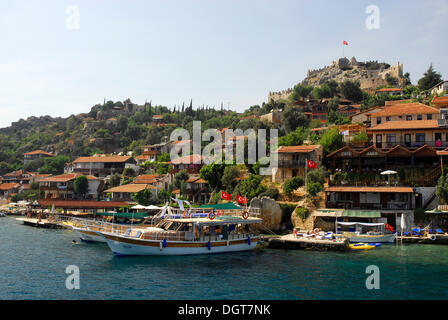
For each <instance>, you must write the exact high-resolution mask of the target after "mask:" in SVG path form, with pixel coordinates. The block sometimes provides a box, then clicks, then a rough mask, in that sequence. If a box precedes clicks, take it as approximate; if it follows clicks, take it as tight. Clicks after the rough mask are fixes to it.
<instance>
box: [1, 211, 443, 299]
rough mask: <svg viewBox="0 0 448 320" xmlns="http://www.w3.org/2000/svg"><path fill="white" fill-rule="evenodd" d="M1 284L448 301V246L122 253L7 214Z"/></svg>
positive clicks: (56, 293) (11, 291)
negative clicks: (341, 250) (148, 254)
mask: <svg viewBox="0 0 448 320" xmlns="http://www.w3.org/2000/svg"><path fill="white" fill-rule="evenodd" d="M73 240H76V244H73V243H72V241H73ZM73 266H75V267H73ZM73 268H76V269H77V270H78V271H79V283H78V284H79V286H77V285H76V286H73V284H74V283H75V282H73V281H72V280H73V278H70V277H73V270H74V269H73ZM372 270H374V271H372ZM373 276H375V278H372V277H373ZM0 280H1V281H0V299H2V300H23V299H25V300H59V299H64V300H71V299H83V300H84V299H96V300H98V299H100V300H142V299H145V300H146V299H150V300H153V299H159V300H178V299H182V300H184V299H186V300H227V299H232V300H248V299H250V300H321V299H325V300H326V299H330V300H332V299H337V300H340V299H343V300H345V299H347V300H351V299H357V300H358V299H361V300H376V299H447V298H448V246H444V245H420V244H389V245H382V246H381V247H378V248H375V249H373V250H368V251H362V250H359V251H350V252H346V253H337V252H316V251H304V250H303V251H287V250H272V249H267V248H260V249H256V250H255V251H251V252H241V253H224V254H217V255H193V256H171V257H157V256H154V257H115V256H114V255H113V254H112V252H111V251H110V249H109V247H108V246H107V244H101V243H84V242H81V241H80V239H79V238H77V237H76V234H74V233H73V232H72V231H69V230H50V229H40V228H33V227H30V226H25V225H23V224H22V223H21V222H19V221H17V220H16V219H15V218H14V217H6V218H0ZM67 283H68V284H69V285H67ZM373 283H374V284H375V286H374V287H372V284H373ZM70 284H72V285H70Z"/></svg>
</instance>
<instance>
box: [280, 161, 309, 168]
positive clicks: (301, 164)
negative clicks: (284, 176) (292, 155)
mask: <svg viewBox="0 0 448 320" xmlns="http://www.w3.org/2000/svg"><path fill="white" fill-rule="evenodd" d="M278 166H279V167H303V168H304V167H305V160H278Z"/></svg>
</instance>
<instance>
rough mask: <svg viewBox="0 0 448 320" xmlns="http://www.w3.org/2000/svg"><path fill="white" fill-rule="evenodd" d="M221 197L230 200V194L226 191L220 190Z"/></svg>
mask: <svg viewBox="0 0 448 320" xmlns="http://www.w3.org/2000/svg"><path fill="white" fill-rule="evenodd" d="M221 199H224V200H231V199H232V196H231V195H230V194H228V193H227V192H224V191H221Z"/></svg>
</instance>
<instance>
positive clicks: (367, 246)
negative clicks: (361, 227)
mask: <svg viewBox="0 0 448 320" xmlns="http://www.w3.org/2000/svg"><path fill="white" fill-rule="evenodd" d="M349 247H350V249H352V250H370V249H374V248H376V246H375V245H372V244H368V243H362V242H360V243H353V244H349Z"/></svg>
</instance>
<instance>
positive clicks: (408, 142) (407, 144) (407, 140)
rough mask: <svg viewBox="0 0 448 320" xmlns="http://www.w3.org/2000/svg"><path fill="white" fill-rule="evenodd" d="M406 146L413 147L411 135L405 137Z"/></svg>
mask: <svg viewBox="0 0 448 320" xmlns="http://www.w3.org/2000/svg"><path fill="white" fill-rule="evenodd" d="M404 145H405V147H406V148H410V147H411V134H410V133H406V134H405V135H404Z"/></svg>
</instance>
